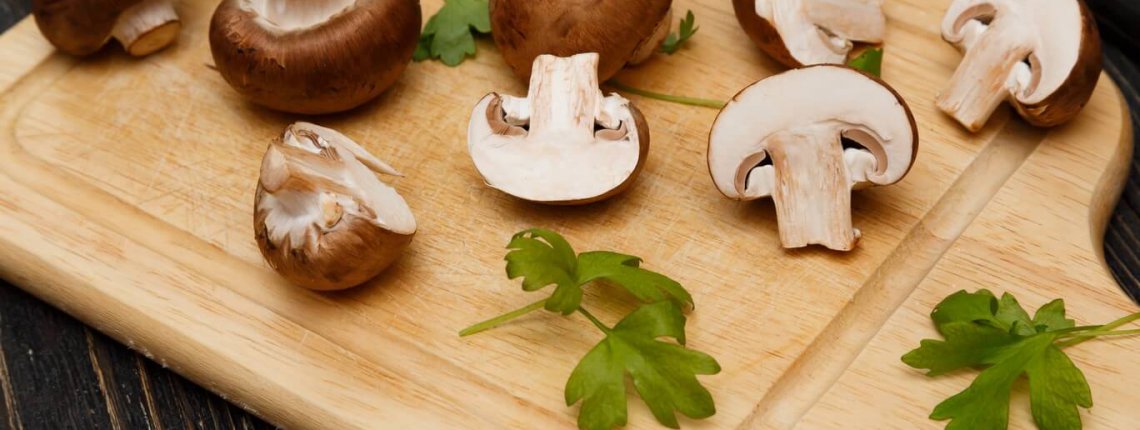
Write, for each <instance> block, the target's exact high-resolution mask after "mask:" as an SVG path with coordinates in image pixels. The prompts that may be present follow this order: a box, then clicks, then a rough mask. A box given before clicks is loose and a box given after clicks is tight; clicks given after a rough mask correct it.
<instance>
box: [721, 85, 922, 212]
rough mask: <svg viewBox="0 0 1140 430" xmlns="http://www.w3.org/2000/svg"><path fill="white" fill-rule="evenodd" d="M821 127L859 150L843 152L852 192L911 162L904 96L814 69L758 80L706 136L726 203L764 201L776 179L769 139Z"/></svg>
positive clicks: (888, 178) (912, 138) (910, 123)
mask: <svg viewBox="0 0 1140 430" xmlns="http://www.w3.org/2000/svg"><path fill="white" fill-rule="evenodd" d="M821 128H822V129H823V130H824V131H828V132H832V133H834V134H835V135H836V138H837V139H838V138H839V136H842V137H843V138H845V139H847V140H850V141H853V142H855V143H858V144H859V145H861V146H862V147H863V148H861V149H860V148H848V149H845V150H844V152H843V158H844V162H845V164H846V166H847V174H848V175H849V177H848V179H849V180H850V182H851V185H852V187H861V186H870V185H889V184H893V183H895V182H898V181H899V180H901V179H902V178H903V177H904V176H906V174H907V172H909V171H910V168H911V166H912V165H913V164H914V159H915V155H916V154H917V151H918V128H917V126H916V125H915V121H914V115H913V114H912V113H911V111H910V108H909V107H908V106H907V104H906V102H905V101H904V100H903V98H902V97H901V96H900V95H899V94H898V93H897V92H895V90H894V89H892V88H891V87H890V86H889V85H887V84H886V83H884V82H883V81H881V80H879V79H877V78H875V77H873V76H870V75H867V74H865V73H862V72H860V71H858V70H855V69H852V68H849V67H844V66H834V65H817V66H809V67H804V68H800V69H793V70H789V71H787V72H784V73H781V74H779V75H774V76H771V77H768V78H765V79H762V80H760V81H758V82H756V83H754V84H752V85H750V86H748V87H746V88H744V89H743V90H741V91H740V93H738V94H737V95H736V96H735V97H733V98H732V100H731V101H729V102H728V104H727V105H725V107H724V109H722V110H721V111H720V114H719V115H717V118H716V121H715V122H714V123H713V127H712V131H711V132H710V133H709V149H708V161H709V172H710V173H711V174H712V178H713V182H714V183H715V184H716V187H717V189H719V190H720V192H721V193H723V194H724V195H725V196H726V197H729V198H732V199H737V200H754V199H759V198H764V197H768V196H770V195H771V193H772V189H771V187H772V185H773V184H774V180H773V178H774V174H775V171H774V167H773V165H772V164H771V163H765V160H766V159H767V158H768V155H767V140H768V138H769V137H771V136H773V135H775V134H776V133H780V132H788V133H793V134H795V133H797V131H800V132H803V133H818V132H820V130H821ZM804 168H811V167H809V166H804ZM821 173H822V172H821Z"/></svg>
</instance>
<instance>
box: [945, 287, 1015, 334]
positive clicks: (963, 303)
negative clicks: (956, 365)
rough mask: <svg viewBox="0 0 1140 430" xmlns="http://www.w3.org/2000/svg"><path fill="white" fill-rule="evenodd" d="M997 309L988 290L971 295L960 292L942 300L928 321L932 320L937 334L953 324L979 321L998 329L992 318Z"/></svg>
mask: <svg viewBox="0 0 1140 430" xmlns="http://www.w3.org/2000/svg"><path fill="white" fill-rule="evenodd" d="M997 307H998V301H997V297H994V295H993V293H991V292H989V290H978V291H976V292H973V293H968V292H966V290H962V291H958V292H956V293H954V294H951V295H949V296H947V297H946V298H945V299H942V301H941V302H939V303H938V305H937V306H935V307H934V310H933V311H932V312H931V313H930V319H932V320H934V326H935V327H936V328H937V329H938V331H939V332H942V326H944V325H946V324H949V323H953V322H979V321H981V322H985V323H987V324H991V325H993V326H995V327H998V324H997V319H996V318H994V313H995V312H997ZM1006 330H1008V328H1006ZM943 335H945V333H943Z"/></svg>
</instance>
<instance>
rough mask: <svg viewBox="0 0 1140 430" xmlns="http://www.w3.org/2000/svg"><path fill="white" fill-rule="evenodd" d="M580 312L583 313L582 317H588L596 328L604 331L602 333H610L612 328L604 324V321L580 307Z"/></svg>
mask: <svg viewBox="0 0 1140 430" xmlns="http://www.w3.org/2000/svg"><path fill="white" fill-rule="evenodd" d="M578 312H581V313H582V315H584V316H585V317H586V319H588V320H590V322H592V323H594V327H597V328H598V330H601V331H602V333H609V332H610V328H609V327H606V325H605V324H602V321H601V320H599V319H598V318H597V317H595V316H594V314H592V313H590V311H588V310H586V309H584V308H582V307H581V306H579V307H578Z"/></svg>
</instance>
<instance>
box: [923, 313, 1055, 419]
mask: <svg viewBox="0 0 1140 430" xmlns="http://www.w3.org/2000/svg"><path fill="white" fill-rule="evenodd" d="M1054 339H1055V336H1053V335H1049V334H1040V335H1036V336H1031V337H1028V338H1024V339H1022V340H1020V341H1019V342H1017V343H1016V344H1014V345H1012V346H1009V347H1007V348H1005V349H1004V350H1003V351H1002V352H1001V353H999V357H997V358H996V359H995V361H996V364H994V365H993V366H991V367H989V368H987V369H986V370H983V371H982V373H981V374H979V375H978V377H977V378H976V379H974V382H973V383H971V384H970V386H969V387H967V388H966V389H965V390H963V391H962V392H960V393H958V394H955V395H954V396H952V397H950V398H948V399H946V400H944V401H943V402H942V403H939V404H938V406H936V407H935V408H934V412H932V413H931V414H930V418H931V419H935V420H947V419H948V420H950V423H949V424H947V425H946V430H1005V429H1006V427H1008V425H1009V397H1010V390H1011V389H1012V388H1013V383H1014V382H1015V381H1017V378H1019V377H1020V376H1021V373H1022V372H1024V371H1025V368H1026V366H1028V365H1029V363H1030V362H1032V361H1033V360H1034V359H1035V358H1037V357H1038V356H1040V355H1041V353H1042V352H1044V351H1045V349H1046V348H1048V347H1050V346H1052V344H1053V340H1054Z"/></svg>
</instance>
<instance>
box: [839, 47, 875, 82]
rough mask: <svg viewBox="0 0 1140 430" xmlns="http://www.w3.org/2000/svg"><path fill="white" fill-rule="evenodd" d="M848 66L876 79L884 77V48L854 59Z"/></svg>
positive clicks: (862, 54)
mask: <svg viewBox="0 0 1140 430" xmlns="http://www.w3.org/2000/svg"><path fill="white" fill-rule="evenodd" d="M847 65H848V66H850V67H851V68H853V69H858V70H862V71H864V72H867V74H870V75H873V76H875V77H882V76H883V48H872V49H868V50H866V51H863V53H861V54H859V56H858V57H855V58H852V59H851V61H849V62H847Z"/></svg>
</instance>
